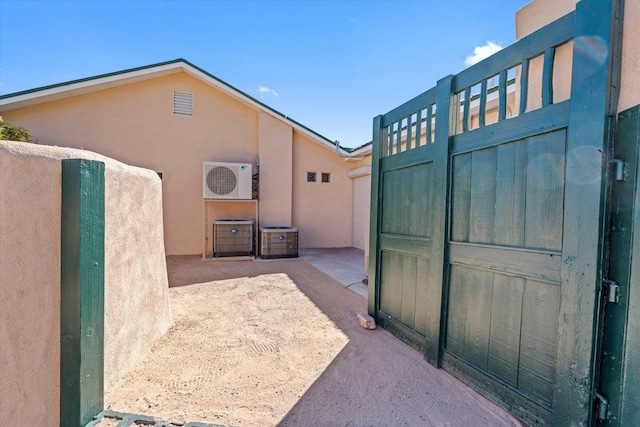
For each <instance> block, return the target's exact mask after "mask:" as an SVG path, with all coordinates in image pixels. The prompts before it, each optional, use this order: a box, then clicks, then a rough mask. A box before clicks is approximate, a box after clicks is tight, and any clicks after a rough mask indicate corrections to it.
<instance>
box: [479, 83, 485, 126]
mask: <svg viewBox="0 0 640 427" xmlns="http://www.w3.org/2000/svg"><path fill="white" fill-rule="evenodd" d="M486 114H487V79H484V80H482V83H481V84H480V111H479V112H478V125H479V126H480V127H483V126H484V125H485V122H486V117H485V116H486Z"/></svg>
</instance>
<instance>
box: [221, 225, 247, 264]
mask: <svg viewBox="0 0 640 427" xmlns="http://www.w3.org/2000/svg"><path fill="white" fill-rule="evenodd" d="M253 226H254V221H250V220H247V221H239V220H216V221H214V222H213V256H214V257H215V258H217V257H225V256H242V255H246V256H251V255H253V254H254V250H253V240H254V239H253Z"/></svg>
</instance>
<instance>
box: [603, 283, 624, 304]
mask: <svg viewBox="0 0 640 427" xmlns="http://www.w3.org/2000/svg"><path fill="white" fill-rule="evenodd" d="M602 285H603V287H606V288H608V292H607V301H608V302H611V303H614V304H618V303H619V302H620V286H618V283H617V282H614V281H613V280H609V279H602Z"/></svg>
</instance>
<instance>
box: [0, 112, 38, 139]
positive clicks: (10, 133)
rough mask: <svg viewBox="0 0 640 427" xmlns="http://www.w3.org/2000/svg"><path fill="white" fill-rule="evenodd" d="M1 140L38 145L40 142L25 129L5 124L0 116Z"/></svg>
mask: <svg viewBox="0 0 640 427" xmlns="http://www.w3.org/2000/svg"><path fill="white" fill-rule="evenodd" d="M0 140H5V141H22V142H31V143H33V144H37V143H38V140H37V139H35V138H33V137H32V136H31V134H30V133H29V132H28V131H27V130H26V129H25V128H22V127H20V126H16V125H12V124H11V123H5V122H4V120H2V116H0Z"/></svg>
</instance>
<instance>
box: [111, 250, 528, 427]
mask: <svg viewBox="0 0 640 427" xmlns="http://www.w3.org/2000/svg"><path fill="white" fill-rule="evenodd" d="M168 269H169V283H170V286H171V287H172V289H171V290H170V294H171V308H172V311H173V316H174V325H173V326H172V327H171V329H170V330H169V331H168V332H167V333H166V334H165V335H164V336H163V337H161V338H160V339H159V340H158V341H157V342H156V344H155V345H154V347H153V348H152V349H151V350H150V352H149V354H148V355H147V356H146V357H144V358H143V359H142V360H141V361H140V362H139V363H138V364H137V365H136V366H135V367H134V368H133V369H132V370H131V371H130V372H129V373H128V374H127V375H126V376H125V377H123V378H122V379H121V380H120V381H119V382H118V383H117V384H116V385H115V386H114V387H112V389H111V390H109V392H108V393H107V394H106V395H105V408H106V409H110V410H114V411H120V412H128V413H136V414H144V415H150V416H156V417H160V418H164V419H166V420H169V421H185V420H186V421H200V422H208V423H216V424H225V425H234V426H275V425H282V426H288V425H292V426H343V425H344V426H347V425H349V426H351V425H353V426H367V425H373V426H383V425H384V426H402V425H408V426H520V423H519V422H518V421H517V420H516V419H515V418H513V417H512V416H510V415H509V414H507V413H506V412H505V411H503V410H502V409H500V408H499V407H497V406H496V405H494V404H493V403H491V402H489V401H487V400H486V399H484V398H483V397H481V396H480V395H479V394H478V393H476V392H475V391H473V390H471V389H470V388H468V387H466V386H465V385H463V384H462V383H460V382H459V381H457V380H456V379H454V378H453V377H452V376H450V375H449V374H447V373H446V372H444V371H441V370H438V369H435V368H434V367H432V366H431V365H429V364H428V363H427V362H425V361H424V359H423V357H422V355H420V354H419V353H418V352H416V351H414V350H413V349H411V348H410V347H408V346H406V345H405V344H403V343H401V342H400V341H399V340H397V339H396V338H394V337H393V336H392V335H391V334H389V333H388V332H386V331H384V330H382V329H376V330H374V331H370V330H365V329H362V328H361V327H360V326H359V325H358V321H357V319H356V313H358V312H366V300H365V299H364V298H362V297H361V296H359V295H357V294H355V293H353V292H351V291H349V290H347V289H345V288H344V287H343V286H341V285H340V284H339V283H338V282H336V281H334V280H333V279H332V278H331V277H330V276H328V275H326V274H324V273H323V272H321V271H319V270H317V269H316V268H315V267H313V266H311V265H310V264H308V263H306V262H305V261H303V260H302V259H289V260H270V261H254V262H251V261H231V262H216V261H202V260H201V259H200V258H199V257H170V258H169V260H168Z"/></svg>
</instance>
